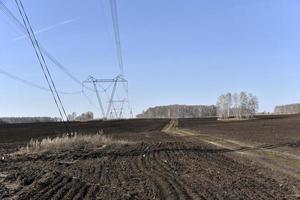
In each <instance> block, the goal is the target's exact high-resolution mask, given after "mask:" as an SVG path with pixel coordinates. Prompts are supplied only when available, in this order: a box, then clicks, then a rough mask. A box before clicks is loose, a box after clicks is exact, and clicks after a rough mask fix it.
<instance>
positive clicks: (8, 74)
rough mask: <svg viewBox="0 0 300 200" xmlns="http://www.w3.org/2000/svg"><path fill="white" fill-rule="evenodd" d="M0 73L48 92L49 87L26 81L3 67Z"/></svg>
mask: <svg viewBox="0 0 300 200" xmlns="http://www.w3.org/2000/svg"><path fill="white" fill-rule="evenodd" d="M0 74H2V75H4V76H7V77H9V78H11V79H13V80H15V81H18V82H20V83H23V84H26V85H29V86H31V87H34V88H37V89H40V90H44V91H47V92H50V89H49V88H46V87H44V86H41V85H38V84H36V83H33V82H31V81H27V80H25V79H22V78H20V77H18V76H16V75H13V74H11V73H9V72H7V71H4V70H3V69H0ZM58 93H61V94H81V93H82V91H75V92H66V91H58Z"/></svg>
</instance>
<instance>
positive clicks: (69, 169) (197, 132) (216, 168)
mask: <svg viewBox="0 0 300 200" xmlns="http://www.w3.org/2000/svg"><path fill="white" fill-rule="evenodd" d="M72 126H73V129H74V130H76V131H78V132H83V133H85V132H86V133H89V134H94V133H96V132H97V131H99V130H103V131H104V133H105V134H107V135H110V136H112V137H113V138H116V139H125V140H128V141H130V142H131V143H129V144H122V145H118V144H116V145H110V146H105V147H103V148H98V149H78V150H73V151H63V152H58V153H51V154H31V155H25V156H20V155H13V154H12V153H13V152H15V151H16V150H18V148H19V147H21V146H23V145H24V144H25V143H26V142H28V141H29V140H30V138H32V137H33V138H43V137H46V136H51V137H54V136H56V135H59V134H61V133H62V132H64V127H63V125H62V124H59V123H40V124H26V125H25V124H23V125H22V124H19V125H0V156H1V157H3V158H2V159H1V161H0V199H297V196H298V191H299V170H300V162H299V156H300V153H299V152H300V151H299V145H298V140H299V139H300V137H299V134H298V133H299V131H300V116H288V117H280V118H278V117H276V118H260V119H255V120H250V121H240V122H238V121H233V122H229V121H228V122H220V121H217V120H216V119H179V120H158V119H149V120H143V119H141V120H120V121H106V122H101V121H95V122H87V123H73V124H72Z"/></svg>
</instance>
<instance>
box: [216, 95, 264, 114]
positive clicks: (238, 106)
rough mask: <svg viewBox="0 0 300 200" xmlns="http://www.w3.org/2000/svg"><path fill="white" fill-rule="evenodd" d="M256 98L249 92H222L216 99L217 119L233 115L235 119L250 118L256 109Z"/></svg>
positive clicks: (257, 105)
mask: <svg viewBox="0 0 300 200" xmlns="http://www.w3.org/2000/svg"><path fill="white" fill-rule="evenodd" d="M258 107H259V104H258V98H257V97H256V96H254V95H253V94H251V93H247V92H240V93H234V94H231V93H230V92H229V93H227V94H223V95H221V96H220V97H219V98H218V101H217V116H218V118H219V119H228V118H230V117H234V118H237V119H243V118H251V117H253V116H254V115H255V114H256V112H257V111H258Z"/></svg>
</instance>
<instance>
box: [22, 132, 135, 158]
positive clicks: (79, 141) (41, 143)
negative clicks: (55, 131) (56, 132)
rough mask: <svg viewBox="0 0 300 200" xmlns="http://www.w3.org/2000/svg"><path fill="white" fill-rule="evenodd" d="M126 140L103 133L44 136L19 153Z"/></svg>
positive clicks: (99, 145) (84, 146)
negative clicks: (116, 138)
mask: <svg viewBox="0 0 300 200" xmlns="http://www.w3.org/2000/svg"><path fill="white" fill-rule="evenodd" d="M127 143H129V142H128V141H125V140H115V139H112V138H111V137H109V136H105V135H103V134H99V133H98V134H90V135H83V134H77V133H75V134H72V136H69V135H63V136H61V137H55V138H49V137H48V138H44V139H42V140H31V141H30V142H29V143H28V144H27V145H26V146H25V147H22V148H21V149H20V150H19V152H18V153H20V154H26V153H44V152H57V151H67V150H76V149H94V148H101V147H105V146H107V145H111V144H127Z"/></svg>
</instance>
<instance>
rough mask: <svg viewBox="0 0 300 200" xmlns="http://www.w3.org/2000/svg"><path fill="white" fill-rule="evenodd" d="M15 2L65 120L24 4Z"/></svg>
mask: <svg viewBox="0 0 300 200" xmlns="http://www.w3.org/2000/svg"><path fill="white" fill-rule="evenodd" d="M15 3H16V5H17V7H18V10H19V13H20V15H21V17H22V20H23V23H24V25H25V28H26V32H27V34H28V37H29V39H30V41H31V44H32V46H33V48H34V51H35V54H36V57H37V59H38V61H39V64H40V67H41V68H42V71H43V74H44V77H45V79H46V82H47V84H48V87H49V89H50V91H51V93H52V97H53V99H54V102H55V104H56V107H57V109H58V111H59V114H60V116H61V118H62V120H63V121H64V116H65V118H66V120H68V117H67V114H66V111H65V108H64V106H63V104H62V101H61V98H60V96H59V94H58V92H57V89H56V86H55V84H54V81H53V79H52V76H51V74H50V71H49V69H48V66H47V64H46V61H45V58H44V56H43V53H42V52H41V49H40V46H39V43H38V42H37V40H36V37H35V34H34V31H33V29H32V26H31V24H30V22H29V19H28V16H27V14H26V12H25V9H24V6H23V4H22V1H21V0H15ZM63 115H64V116H63Z"/></svg>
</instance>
